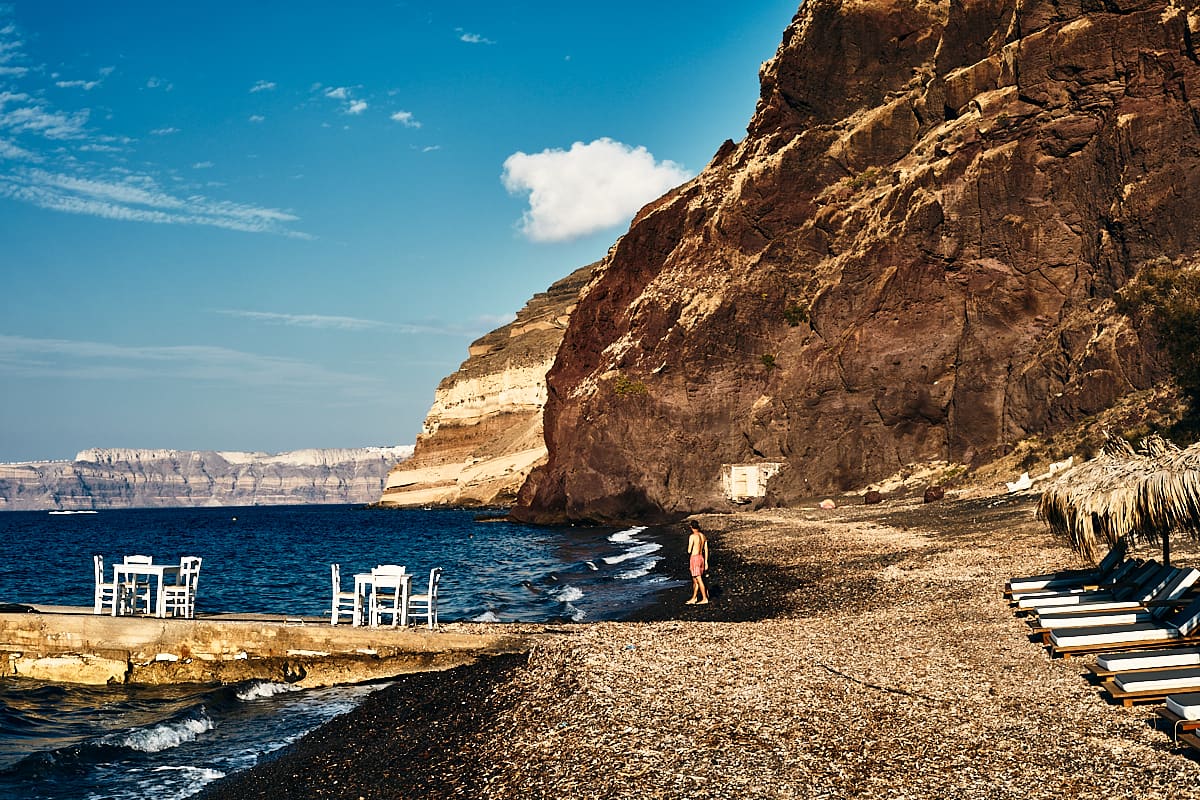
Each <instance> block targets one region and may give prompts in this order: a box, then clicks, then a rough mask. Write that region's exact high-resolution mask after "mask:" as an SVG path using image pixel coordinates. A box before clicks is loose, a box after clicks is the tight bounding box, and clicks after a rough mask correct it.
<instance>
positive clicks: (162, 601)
mask: <svg viewBox="0 0 1200 800" xmlns="http://www.w3.org/2000/svg"><path fill="white" fill-rule="evenodd" d="M139 575H145V576H146V577H148V578H150V577H153V578H155V579H156V583H157V591H156V592H155V595H154V616H156V617H165V616H167V603H166V597H165V595H164V592H163V584H164V583H166V576H167V575H174V576H175V579H176V580H178V579H179V565H178V564H125V563H121V564H113V583H114V584H115V585H116V586H118V587H119V586H120V585H121V584H122V583H124V582H125V580H128V581H131V582H134V581H136V579H137V577H138V576H139ZM123 579H124V580H123ZM120 606H121V604H120V603H119V602H113V610H112V615H113V616H114V617H115V616H117V614H118V613H119V608H120Z"/></svg>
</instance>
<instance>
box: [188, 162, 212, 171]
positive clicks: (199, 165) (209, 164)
mask: <svg viewBox="0 0 1200 800" xmlns="http://www.w3.org/2000/svg"><path fill="white" fill-rule="evenodd" d="M214 166H216V165H215V164H213V162H211V161H197V162H196V163H195V164H192V169H212V168H213V167H214Z"/></svg>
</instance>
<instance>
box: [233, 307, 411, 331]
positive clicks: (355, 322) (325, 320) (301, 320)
mask: <svg viewBox="0 0 1200 800" xmlns="http://www.w3.org/2000/svg"><path fill="white" fill-rule="evenodd" d="M216 313H218V314H223V315H225V316H227V317H237V318H239V319H248V320H253V321H255V322H266V323H268V324H271V325H287V326H289V327H297V328H326V329H334V330H343V331H364V330H379V329H383V328H390V327H392V325H391V324H390V323H387V322H378V321H376V320H373V319H357V318H355V317H337V316H330V315H328V314H281V313H279V312H275V311H244V310H240V309H226V308H220V309H217V310H216Z"/></svg>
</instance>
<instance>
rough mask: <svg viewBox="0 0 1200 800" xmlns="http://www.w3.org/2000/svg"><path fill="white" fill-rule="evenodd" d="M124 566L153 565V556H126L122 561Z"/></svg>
mask: <svg viewBox="0 0 1200 800" xmlns="http://www.w3.org/2000/svg"><path fill="white" fill-rule="evenodd" d="M121 563H122V564H153V563H154V557H153V556H125V558H123V559H121Z"/></svg>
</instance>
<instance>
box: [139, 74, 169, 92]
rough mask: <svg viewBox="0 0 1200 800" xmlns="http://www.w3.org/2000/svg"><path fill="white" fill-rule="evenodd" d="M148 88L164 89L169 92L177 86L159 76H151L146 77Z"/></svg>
mask: <svg viewBox="0 0 1200 800" xmlns="http://www.w3.org/2000/svg"><path fill="white" fill-rule="evenodd" d="M146 88H147V89H162V90H163V91H164V92H169V91H171V90H172V89H174V88H175V84H173V83H171V82H170V81H166V80H163V79H162V78H159V77H157V76H151V77H150V78H147V79H146Z"/></svg>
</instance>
